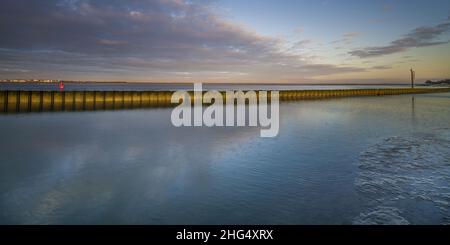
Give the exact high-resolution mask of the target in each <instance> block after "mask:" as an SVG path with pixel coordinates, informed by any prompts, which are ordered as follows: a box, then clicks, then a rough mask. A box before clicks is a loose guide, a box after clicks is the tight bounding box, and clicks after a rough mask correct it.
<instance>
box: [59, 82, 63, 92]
mask: <svg viewBox="0 0 450 245" xmlns="http://www.w3.org/2000/svg"><path fill="white" fill-rule="evenodd" d="M59 90H60V91H63V90H64V83H63V81H59Z"/></svg>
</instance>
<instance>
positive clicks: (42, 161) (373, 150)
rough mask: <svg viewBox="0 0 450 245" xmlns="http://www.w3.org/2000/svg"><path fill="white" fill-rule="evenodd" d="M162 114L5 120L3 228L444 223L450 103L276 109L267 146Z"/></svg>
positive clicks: (449, 176) (366, 102)
mask: <svg viewBox="0 0 450 245" xmlns="http://www.w3.org/2000/svg"><path fill="white" fill-rule="evenodd" d="M170 113H171V110H170V109H140V110H123V111H103V112H99V111H95V112H70V113H64V112H58V113H34V114H3V115H0V135H1V140H0V223H1V224H449V223H450V124H449V122H450V93H446V94H427V95H414V96H413V95H402V96H386V97H363V98H342V99H330V100H317V101H299V102H292V103H284V104H281V107H280V120H281V125H280V133H279V135H278V137H276V138H260V137H259V128H249V127H241V128H206V127H201V128H174V127H173V126H172V125H171V123H170Z"/></svg>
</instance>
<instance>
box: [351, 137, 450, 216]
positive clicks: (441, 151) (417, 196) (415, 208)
mask: <svg viewBox="0 0 450 245" xmlns="http://www.w3.org/2000/svg"><path fill="white" fill-rule="evenodd" d="M449 139H450V130H449V129H438V130H435V131H434V132H433V133H428V134H413V135H412V136H408V137H390V138H386V139H384V140H383V141H382V142H380V143H378V144H376V145H373V146H371V147H369V148H368V149H366V150H365V151H364V152H363V153H361V155H360V161H359V166H358V167H359V173H358V176H357V177H356V180H355V186H356V189H357V191H358V192H359V193H360V194H361V195H362V196H363V197H364V198H367V199H368V202H367V209H366V210H365V211H364V212H362V213H361V214H360V215H359V216H358V217H356V218H355V219H354V220H353V223H355V224H410V223H412V224H416V223H436V222H437V223H439V224H450V140H449ZM429 216H430V217H429ZM408 218H409V220H408Z"/></svg>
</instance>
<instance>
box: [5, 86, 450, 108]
mask: <svg viewBox="0 0 450 245" xmlns="http://www.w3.org/2000/svg"><path fill="white" fill-rule="evenodd" d="M443 92H450V88H414V89H409V88H396V89H390V88H389V89H344V90H285V91H280V101H295V100H307V99H326V98H338V97H355V96H384V95H400V94H420V93H443ZM172 93H173V92H172V91H62V92H60V91H0V112H3V113H14V112H43V111H83V110H116V109H132V108H147V107H169V106H175V105H176V104H172V103H171V96H172ZM222 93H223V94H224V93H225V92H222Z"/></svg>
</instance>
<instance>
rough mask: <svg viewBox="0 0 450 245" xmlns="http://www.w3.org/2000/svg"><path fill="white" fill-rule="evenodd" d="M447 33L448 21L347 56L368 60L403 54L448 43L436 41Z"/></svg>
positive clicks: (413, 31)
mask: <svg viewBox="0 0 450 245" xmlns="http://www.w3.org/2000/svg"><path fill="white" fill-rule="evenodd" d="M448 31H450V21H446V22H444V23H441V24H438V25H435V26H424V27H418V28H416V29H414V30H412V31H411V32H410V33H408V34H406V35H405V36H403V37H402V38H400V39H397V40H394V41H392V42H391V43H390V44H389V45H386V46H379V47H366V48H362V49H356V50H353V51H350V52H349V54H350V55H352V56H357V57H360V58H368V57H377V56H383V55H389V54H394V53H399V52H404V51H406V50H408V49H411V48H420V47H427V46H434V45H440V44H445V43H448V42H449V41H439V40H437V39H438V38H439V36H441V35H442V34H444V33H447V32H448Z"/></svg>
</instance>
